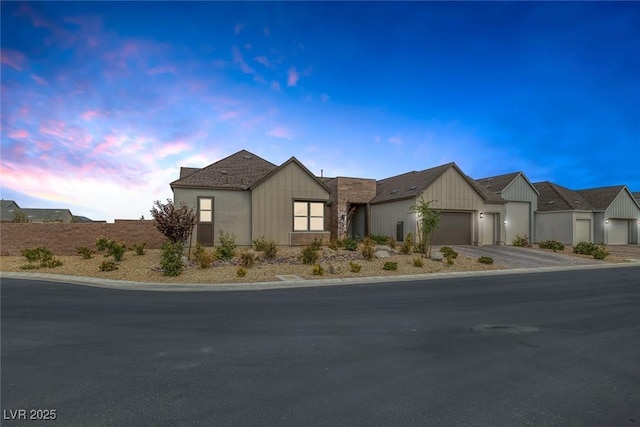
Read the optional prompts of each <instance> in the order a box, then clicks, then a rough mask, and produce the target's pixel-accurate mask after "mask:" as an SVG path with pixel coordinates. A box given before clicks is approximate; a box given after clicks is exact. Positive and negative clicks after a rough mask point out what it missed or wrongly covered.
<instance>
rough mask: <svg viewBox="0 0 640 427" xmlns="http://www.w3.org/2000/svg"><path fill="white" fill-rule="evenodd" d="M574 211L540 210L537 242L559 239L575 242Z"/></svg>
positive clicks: (537, 215)
mask: <svg viewBox="0 0 640 427" xmlns="http://www.w3.org/2000/svg"><path fill="white" fill-rule="evenodd" d="M573 214H574V213H573V212H571V211H566V212H538V213H537V214H536V240H535V241H536V242H542V241H544V240H558V241H560V242H562V243H564V244H565V245H572V244H573V235H574V233H573V227H574V220H573Z"/></svg>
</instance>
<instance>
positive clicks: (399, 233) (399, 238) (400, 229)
mask: <svg viewBox="0 0 640 427" xmlns="http://www.w3.org/2000/svg"><path fill="white" fill-rule="evenodd" d="M396 242H404V221H398V223H397V224H396Z"/></svg>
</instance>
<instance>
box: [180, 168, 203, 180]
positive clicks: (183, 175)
mask: <svg viewBox="0 0 640 427" xmlns="http://www.w3.org/2000/svg"><path fill="white" fill-rule="evenodd" d="M199 170H200V168H187V167H184V166H182V167H180V178H186V177H188V176H189V175H191V174H192V173H194V172H198V171H199Z"/></svg>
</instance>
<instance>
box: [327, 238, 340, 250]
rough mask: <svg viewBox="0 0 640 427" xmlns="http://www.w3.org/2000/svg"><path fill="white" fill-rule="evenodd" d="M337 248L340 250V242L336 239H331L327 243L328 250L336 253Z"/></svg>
mask: <svg viewBox="0 0 640 427" xmlns="http://www.w3.org/2000/svg"><path fill="white" fill-rule="evenodd" d="M338 248H340V242H339V241H338V240H337V239H331V240H330V241H329V249H333V250H334V251H336V252H337V251H338Z"/></svg>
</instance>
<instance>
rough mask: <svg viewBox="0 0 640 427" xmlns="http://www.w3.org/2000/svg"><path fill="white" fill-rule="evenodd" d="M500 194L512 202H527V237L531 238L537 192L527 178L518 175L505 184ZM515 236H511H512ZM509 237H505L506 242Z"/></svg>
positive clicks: (533, 228)
mask: <svg viewBox="0 0 640 427" xmlns="http://www.w3.org/2000/svg"><path fill="white" fill-rule="evenodd" d="M500 196H501V197H502V198H503V199H505V200H508V201H512V202H529V203H530V210H529V232H528V233H527V234H528V235H529V239H530V240H533V237H534V236H535V235H536V230H535V225H536V221H535V212H536V211H537V210H538V193H536V192H535V190H534V189H533V188H532V187H531V185H529V183H528V182H527V180H526V179H525V178H524V177H523V176H522V175H518V176H517V177H516V179H514V180H513V182H512V183H511V184H509V185H508V186H507V188H505V189H504V190H503V191H502V192H501V193H500ZM513 237H515V236H512V238H513ZM510 240H511V239H507V244H509V243H510Z"/></svg>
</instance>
